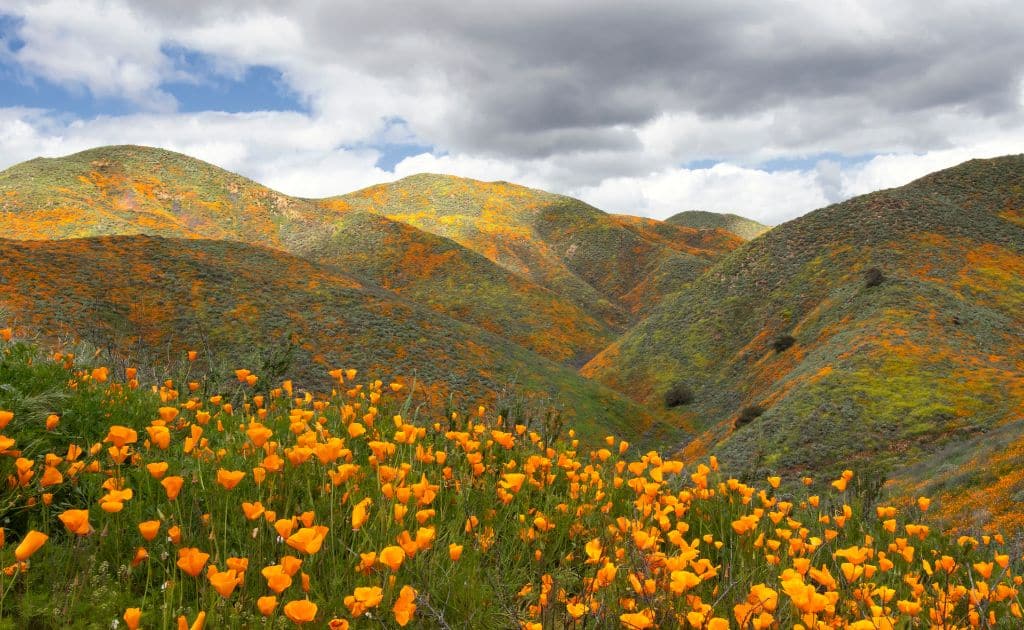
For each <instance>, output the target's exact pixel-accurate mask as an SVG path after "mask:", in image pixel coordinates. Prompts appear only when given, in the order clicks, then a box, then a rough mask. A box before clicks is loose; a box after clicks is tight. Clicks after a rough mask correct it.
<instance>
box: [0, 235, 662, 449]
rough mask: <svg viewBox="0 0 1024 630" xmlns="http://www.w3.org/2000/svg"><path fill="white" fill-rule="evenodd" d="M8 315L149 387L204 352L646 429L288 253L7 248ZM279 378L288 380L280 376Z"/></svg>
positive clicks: (569, 381) (545, 364)
mask: <svg viewBox="0 0 1024 630" xmlns="http://www.w3.org/2000/svg"><path fill="white" fill-rule="evenodd" d="M0 308H2V309H3V311H4V312H6V313H7V314H8V316H9V317H10V319H11V321H13V322H14V323H15V328H16V330H18V331H20V332H21V333H27V334H31V333H35V334H41V335H42V336H43V337H44V338H55V337H65V338H81V339H84V340H86V341H89V342H91V343H92V344H94V345H95V346H98V347H99V348H101V349H105V350H109V351H111V354H112V355H121V356H125V357H128V358H129V359H130V360H131V361H132V362H133V363H135V364H136V365H140V366H141V367H142V368H143V369H144V371H146V372H147V373H150V378H151V379H153V378H156V377H158V376H159V374H161V373H162V370H163V369H165V368H167V367H168V366H170V365H172V364H173V363H174V362H175V360H176V359H178V358H180V357H182V356H183V354H184V351H185V350H187V349H197V350H199V351H200V356H201V358H200V363H199V365H200V366H202V367H203V368H205V369H207V370H211V371H212V372H213V373H214V374H221V375H225V374H226V375H230V374H231V373H232V371H233V370H234V369H236V368H248V369H252V370H253V371H254V372H255V373H257V374H262V375H263V376H264V377H265V378H268V379H270V381H269V382H273V378H274V377H275V375H274V374H271V372H281V371H284V370H287V372H288V373H289V374H292V375H294V376H295V377H296V379H297V382H296V384H297V385H301V386H305V387H317V388H319V389H321V390H323V389H324V388H327V389H329V388H330V383H331V381H330V378H329V377H328V375H327V371H328V370H330V369H334V368H357V369H359V370H360V371H362V372H365V373H372V374H374V375H377V376H378V377H380V378H394V377H400V376H401V377H405V379H406V384H407V385H411V382H410V380H409V379H412V378H416V379H417V383H418V387H417V392H418V393H419V394H420V395H421V396H422V397H423V398H424V399H425V400H429V401H430V402H431V403H433V404H435V405H440V404H442V403H444V402H445V399H446V397H447V396H448V395H449V394H456V395H458V396H462V399H461V402H460V404H461V405H466V404H472V403H474V401H476V400H480V401H485V402H488V403H489V404H491V403H496V402H497V394H498V393H500V392H502V391H503V390H506V389H507V388H508V386H509V385H511V384H512V383H513V382H514V383H516V384H517V385H518V387H519V388H521V389H522V390H523V391H524V392H525V393H526V394H527V395H528V396H529V397H531V398H534V399H540V398H544V399H547V398H550V397H557V407H559V408H561V409H563V410H564V412H565V414H566V416H567V417H569V416H571V417H574V418H576V419H577V420H576V421H577V422H579V423H580V424H581V426H582V430H583V431H584V432H587V435H592V436H594V437H597V436H599V435H603V434H604V433H605V432H607V431H610V430H615V431H617V432H620V433H628V434H631V435H632V434H634V433H636V432H637V431H638V430H639V431H643V430H645V429H646V428H648V426H647V422H646V420H645V418H647V417H648V414H646V413H645V412H644V411H643V409H642V408H640V407H639V406H637V405H635V404H633V403H631V402H629V401H628V400H626V399H625V398H624V397H622V396H620V395H618V394H617V393H615V392H613V391H611V390H609V389H607V388H604V387H602V386H600V385H598V384H597V383H593V382H591V381H587V380H585V379H583V378H581V377H579V376H578V375H577V374H576V373H575V371H573V370H572V369H570V368H567V367H564V366H562V365H559V364H557V363H554V362H551V361H548V360H546V359H543V358H541V357H539V356H537V355H536V354H534V353H531V352H529V351H527V350H525V349H523V348H521V347H519V346H517V345H515V344H513V343H511V342H509V341H507V340H506V339H504V338H502V337H499V336H497V335H493V334H491V333H487V332H485V331H483V330H481V329H479V328H476V327H473V326H469V325H467V324H464V323H461V322H457V321H455V320H452V319H449V318H447V317H445V316H443V315H439V314H438V313H436V312H434V311H431V310H429V309H426V308H424V307H421V306H418V305H416V304H413V303H411V302H408V301H406V300H403V299H401V298H398V297H396V296H395V295H394V294H392V293H389V292H387V291H384V290H381V289H379V288H378V287H375V286H373V285H366V284H363V283H362V282H361V281H359V280H358V279H357V278H354V277H352V276H348V275H344V274H340V273H338V272H337V271H336V270H334V269H332V268H330V267H325V266H321V265H317V264H314V263H311V262H309V261H307V260H305V259H302V258H299V257H296V256H291V255H289V254H285V253H283V252H279V251H275V250H271V249H266V248H259V247H254V246H251V245H246V244H242V243H236V242H232V241H209V240H186V239H167V238H161V237H150V236H113V237H92V238H83V239H68V240H59V241H11V240H4V241H0ZM277 376H280V375H277Z"/></svg>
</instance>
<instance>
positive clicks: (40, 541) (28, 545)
mask: <svg viewBox="0 0 1024 630" xmlns="http://www.w3.org/2000/svg"><path fill="white" fill-rule="evenodd" d="M49 538H50V537H49V536H47V535H46V534H44V533H43V532H37V531H36V530H34V529H33V530H31V531H29V532H28V533H27V534H25V538H23V539H22V541H21V543H19V544H18V546H17V548H15V550H14V557H15V558H17V559H18V561H19V562H22V561H25V560H28V559H29V557H30V556H31V555H32V554H34V553H35V552H37V551H39V548H40V547H42V546H43V545H44V544H45V543H46V541H47V540H49Z"/></svg>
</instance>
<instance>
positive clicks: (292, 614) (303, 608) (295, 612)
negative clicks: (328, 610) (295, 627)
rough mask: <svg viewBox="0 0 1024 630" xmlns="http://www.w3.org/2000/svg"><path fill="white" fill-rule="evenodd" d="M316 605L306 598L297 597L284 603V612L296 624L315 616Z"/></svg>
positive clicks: (312, 618) (311, 619) (310, 619)
mask: <svg viewBox="0 0 1024 630" xmlns="http://www.w3.org/2000/svg"><path fill="white" fill-rule="evenodd" d="M316 611H317V606H316V604H314V603H313V602H311V601H309V600H308V599H297V600H295V601H292V602H288V603H287V604H285V605H284V614H285V616H286V617H288V618H289V619H291V620H292V621H293V622H295V623H297V624H303V623H309V622H310V621H313V620H314V619H315V618H316Z"/></svg>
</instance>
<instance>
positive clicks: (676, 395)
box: [665, 382, 694, 409]
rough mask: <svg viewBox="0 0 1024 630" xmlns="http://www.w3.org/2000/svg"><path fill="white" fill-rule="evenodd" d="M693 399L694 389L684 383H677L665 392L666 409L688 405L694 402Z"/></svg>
mask: <svg viewBox="0 0 1024 630" xmlns="http://www.w3.org/2000/svg"><path fill="white" fill-rule="evenodd" d="M693 398H694V394H693V388H691V387H690V386H689V385H687V384H686V383H683V382H679V383H676V384H675V385H673V386H672V387H670V388H669V389H668V391H667V392H665V408H666V409H671V408H673V407H678V406H679V405H688V404H690V403H692V402H693Z"/></svg>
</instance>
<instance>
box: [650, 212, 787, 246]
mask: <svg viewBox="0 0 1024 630" xmlns="http://www.w3.org/2000/svg"><path fill="white" fill-rule="evenodd" d="M665 223H671V224H673V225H682V226H685V227H691V228H701V229H722V230H725V231H727V232H732V233H733V234H735V235H736V236H739V237H740V238H742V239H743V240H745V241H749V240H751V239H755V238H757V237H758V236H761V235H762V234H764V233H765V232H767V231H768V230H770V229H772V228H771V226H770V225H764V224H763V223H758V222H757V221H754V220H753V219H748V218H746V217H741V216H740V215H738V214H729V213H725V212H707V211H705V210H685V211H683V212H680V213H678V214H674V215H672V216H670V217H669V218H667V219H665Z"/></svg>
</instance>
